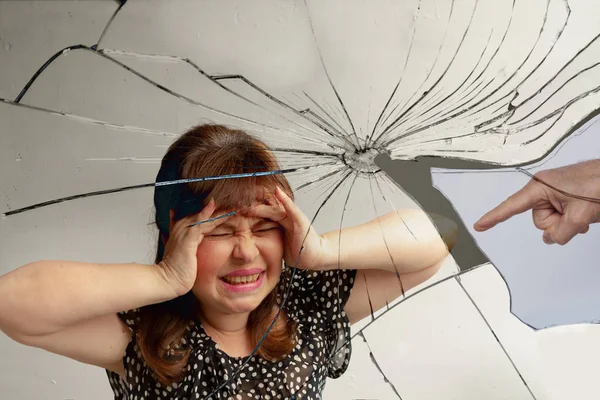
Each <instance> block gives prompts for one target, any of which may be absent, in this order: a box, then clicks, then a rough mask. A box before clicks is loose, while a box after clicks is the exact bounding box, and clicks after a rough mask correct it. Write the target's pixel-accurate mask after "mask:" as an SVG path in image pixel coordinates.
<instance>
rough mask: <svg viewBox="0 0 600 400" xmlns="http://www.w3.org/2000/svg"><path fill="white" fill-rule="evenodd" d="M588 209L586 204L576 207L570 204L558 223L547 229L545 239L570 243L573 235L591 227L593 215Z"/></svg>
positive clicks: (552, 241)
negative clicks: (591, 215)
mask: <svg viewBox="0 0 600 400" xmlns="http://www.w3.org/2000/svg"><path fill="white" fill-rule="evenodd" d="M588 211H589V210H588V209H587V207H585V205H583V206H581V205H579V207H577V206H575V207H574V206H573V204H570V207H568V208H567V209H566V210H565V213H564V214H563V215H562V216H561V217H560V218H559V219H558V220H557V221H556V224H553V225H552V226H550V227H549V228H548V229H546V231H545V232H544V241H545V242H546V243H548V242H550V243H557V244H560V245H565V244H567V243H569V241H570V240H571V239H573V237H575V236H576V235H577V234H579V233H581V232H583V231H584V230H586V229H587V228H589V225H590V222H591V221H592V217H590V216H589V212H588ZM548 239H549V240H548Z"/></svg>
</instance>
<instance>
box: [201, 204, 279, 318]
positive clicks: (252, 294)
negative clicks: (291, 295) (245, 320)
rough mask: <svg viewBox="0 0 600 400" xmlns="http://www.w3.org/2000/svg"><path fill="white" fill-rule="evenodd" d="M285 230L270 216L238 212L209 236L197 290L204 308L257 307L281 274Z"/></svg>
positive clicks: (232, 309) (234, 310)
mask: <svg viewBox="0 0 600 400" xmlns="http://www.w3.org/2000/svg"><path fill="white" fill-rule="evenodd" d="M218 214H222V213H221V212H216V213H215V215H218ZM281 229H282V228H281V226H280V225H279V224H278V223H276V222H273V221H271V220H266V219H261V218H255V217H248V216H245V215H243V214H241V213H238V214H236V215H234V216H232V217H229V218H228V220H227V221H225V222H224V223H222V224H220V225H219V226H218V227H217V228H215V229H214V230H213V231H212V232H209V233H207V235H205V236H204V238H203V239H202V242H201V243H200V245H199V246H198V251H197V253H196V258H197V262H198V274H197V277H196V283H195V284H194V287H193V289H192V291H193V293H194V294H195V296H196V297H197V298H198V300H199V301H200V303H201V304H202V307H203V308H204V309H209V310H211V311H212V312H217V313H225V314H234V313H249V312H251V311H252V310H254V309H255V308H256V307H258V305H259V304H260V303H261V302H262V300H263V299H264V298H265V297H266V296H267V295H268V294H269V293H270V292H271V291H272V290H273V289H274V288H275V286H276V285H277V283H278V281H279V278H280V276H281V267H282V259H283V252H284V236H283V232H282V230H281Z"/></svg>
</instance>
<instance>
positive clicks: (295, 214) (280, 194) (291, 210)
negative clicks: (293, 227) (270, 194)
mask: <svg viewBox="0 0 600 400" xmlns="http://www.w3.org/2000/svg"><path fill="white" fill-rule="evenodd" d="M275 196H276V197H277V200H279V201H280V202H281V204H282V205H283V208H284V209H285V212H286V215H287V217H288V219H291V220H293V221H294V222H296V223H298V224H299V225H300V226H309V225H310V221H309V220H308V218H307V217H306V215H304V213H303V212H302V211H301V210H300V208H299V207H298V206H297V205H296V203H294V201H293V200H292V199H291V198H290V197H289V196H288V195H287V194H286V193H285V192H284V191H283V190H281V189H280V188H279V186H277V187H276V188H275Z"/></svg>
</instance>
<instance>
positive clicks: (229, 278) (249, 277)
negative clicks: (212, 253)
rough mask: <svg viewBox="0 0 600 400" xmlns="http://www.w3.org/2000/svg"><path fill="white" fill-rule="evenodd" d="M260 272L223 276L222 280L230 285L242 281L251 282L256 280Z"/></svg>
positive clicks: (239, 283)
mask: <svg viewBox="0 0 600 400" xmlns="http://www.w3.org/2000/svg"><path fill="white" fill-rule="evenodd" d="M259 276H260V274H253V275H246V276H225V277H223V280H224V281H225V282H227V283H230V284H232V285H242V284H244V283H253V282H256V281H257V280H258V277H259Z"/></svg>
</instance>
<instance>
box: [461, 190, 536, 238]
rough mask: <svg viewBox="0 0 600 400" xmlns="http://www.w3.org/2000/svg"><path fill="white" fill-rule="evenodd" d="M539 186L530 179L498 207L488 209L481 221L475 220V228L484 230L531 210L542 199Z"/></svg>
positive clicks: (479, 230)
mask: <svg viewBox="0 0 600 400" xmlns="http://www.w3.org/2000/svg"><path fill="white" fill-rule="evenodd" d="M537 186H538V185H537V183H536V182H535V181H533V180H532V181H530V182H529V183H527V185H525V186H523V188H521V190H519V191H518V192H516V193H514V194H513V195H511V196H509V197H508V198H507V199H506V200H504V201H503V202H502V203H500V204H499V205H498V206H496V208H494V209H492V210H490V211H488V212H487V213H486V214H485V215H484V216H483V217H481V218H480V219H479V221H477V222H475V224H474V225H473V228H474V229H475V230H476V231H478V232H483V231H486V230H488V229H490V228H493V227H494V226H496V225H497V224H499V223H501V222H504V221H506V220H507V219H509V218H511V217H513V216H515V215H517V214H521V213H524V212H525V211H527V210H530V209H531V208H533V206H534V205H535V204H536V203H537V202H538V201H539V200H540V196H541V194H540V191H539V190H538V187H537Z"/></svg>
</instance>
